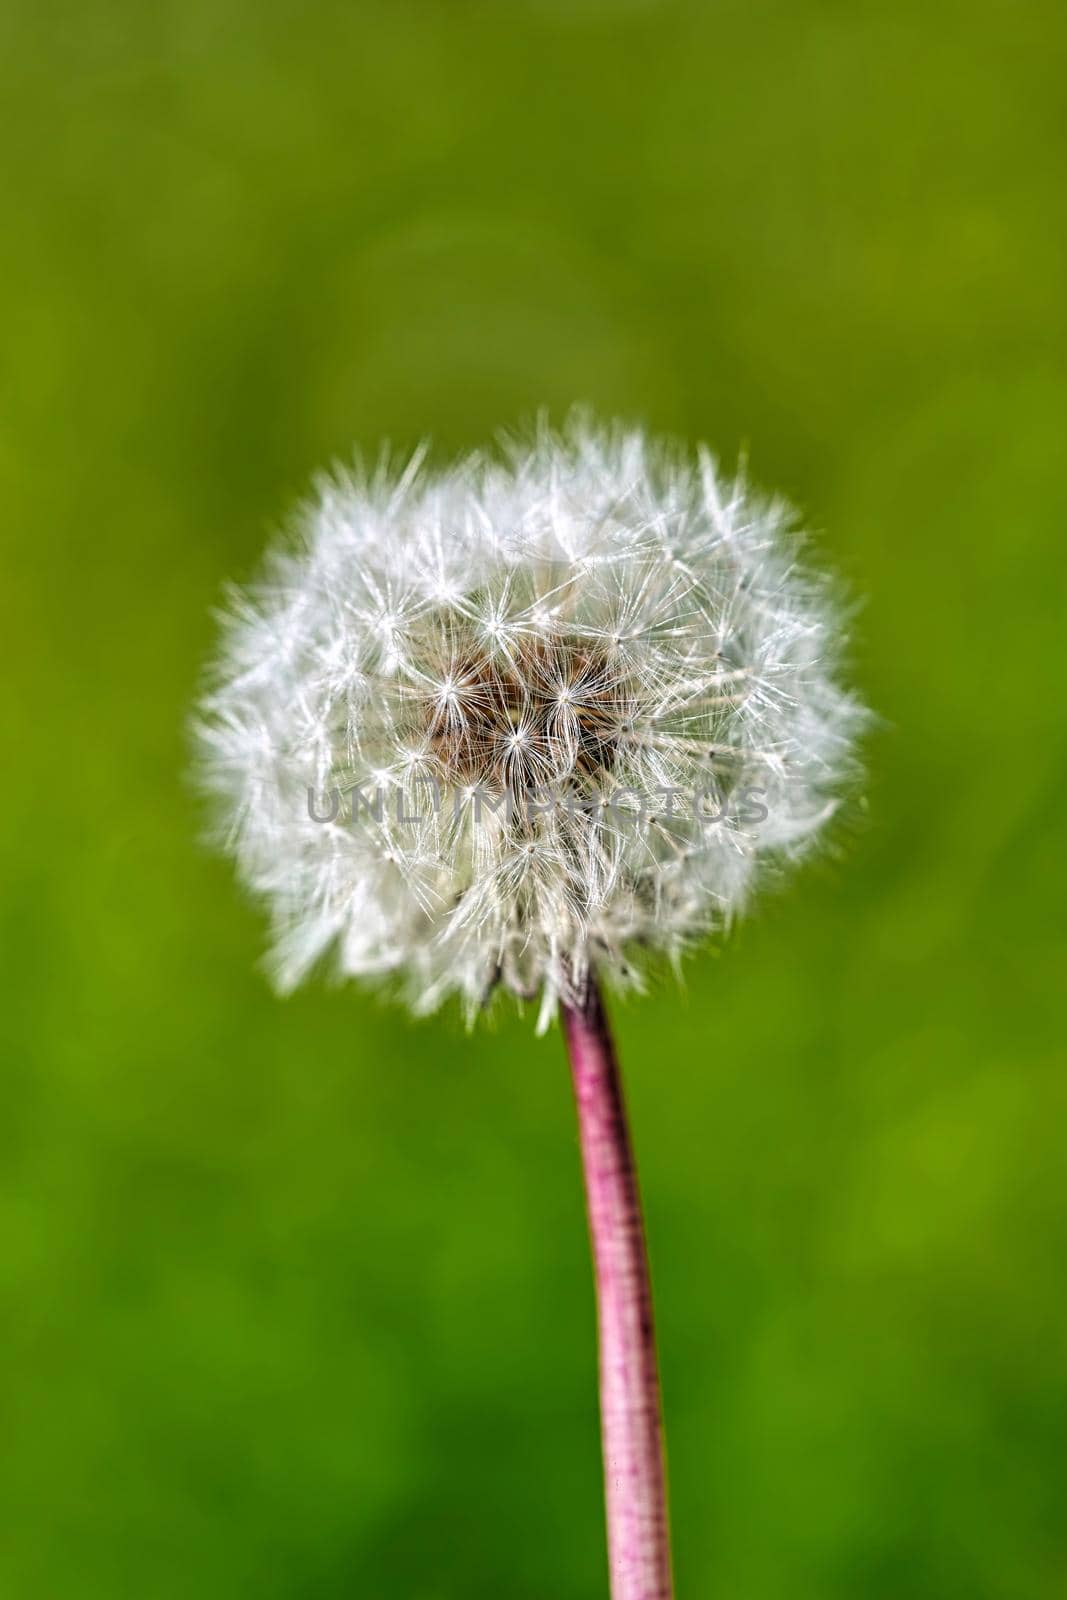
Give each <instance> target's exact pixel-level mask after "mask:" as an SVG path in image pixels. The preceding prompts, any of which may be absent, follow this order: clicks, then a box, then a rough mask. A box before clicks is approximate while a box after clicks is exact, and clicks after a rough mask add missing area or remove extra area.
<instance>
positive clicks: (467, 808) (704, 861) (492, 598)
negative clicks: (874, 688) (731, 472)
mask: <svg viewBox="0 0 1067 1600" xmlns="http://www.w3.org/2000/svg"><path fill="white" fill-rule="evenodd" d="M793 529H794V519H793V515H792V512H791V511H790V508H789V507H788V506H787V505H786V504H785V503H784V502H783V501H781V500H772V499H766V498H764V497H762V496H760V495H758V494H756V493H754V492H753V491H752V490H750V489H749V488H748V487H747V485H746V483H745V481H744V480H743V478H734V479H727V478H724V477H722V476H721V475H720V474H719V472H718V470H717V469H716V467H715V464H714V462H713V461H712V460H711V458H710V457H709V456H708V455H707V453H706V452H701V453H700V454H699V456H698V458H697V460H696V462H692V461H690V460H687V459H686V458H685V457H684V456H683V455H682V454H681V453H678V452H674V451H672V450H670V449H668V448H665V447H663V446H661V445H659V444H656V443H652V442H650V441H649V440H648V439H647V438H646V437H645V436H644V435H643V434H642V433H641V432H639V431H636V430H625V429H623V428H610V429H602V428H598V427H596V426H594V425H592V424H591V423H590V422H588V421H587V420H585V419H580V420H576V421H573V422H572V423H571V424H570V425H569V426H568V427H567V428H566V430H565V431H564V433H563V434H561V435H558V434H554V433H552V432H551V431H549V430H548V429H547V428H542V429H541V430H540V431H539V432H538V433H537V434H536V436H535V437H534V439H533V440H532V442H529V443H518V442H517V443H512V444H510V445H508V446H507V447H506V450H505V452H504V453H503V455H501V456H488V455H475V456H471V457H469V458H467V459H466V460H464V461H461V462H459V463H458V464H456V465H454V466H452V467H450V468H448V469H446V470H444V471H440V472H431V471H429V470H428V469H427V468H426V467H425V466H424V465H423V461H422V457H421V455H417V456H416V457H414V458H413V459H412V460H411V461H410V462H409V464H408V465H407V467H406V469H405V470H403V471H401V472H399V473H396V474H394V473H392V472H391V471H390V470H389V468H388V465H382V466H380V467H379V468H378V470H376V471H375V472H373V473H372V474H369V475H368V474H366V473H356V474H347V473H343V474H339V475H338V476H336V477H335V478H333V479H331V480H329V481H324V482H323V483H321V484H320V486H319V489H318V495H317V499H316V500H315V502H314V503H313V504H312V505H310V506H309V507H308V508H307V509H306V510H305V511H304V513H303V514H302V516H301V518H300V521H299V525H298V528H297V536H296V538H295V540H292V541H290V542H289V543H288V544H287V545H285V546H284V547H283V548H280V549H277V550H275V551H274V552H273V554H272V555H271V556H270V558H269V560H268V563H267V567H266V571H265V573H264V576H263V578H262V579H261V581H260V582H259V583H258V584H257V585H256V586H255V588H254V589H253V590H252V591H251V592H250V593H248V594H246V595H242V596H239V597H237V598H236V599H235V601H234V603H233V605H232V606H231V608H230V612H229V616H228V619H227V623H226V629H225V641H224V646H223V650H222V654H221V658H220V660H219V662H218V664H217V667H216V669H215V675H214V683H213V686H212V688H211V691H210V693H209V694H208V695H207V697H206V698H205V700H204V702H203V708H202V719H201V723H200V748H201V754H202V758H203V760H202V767H203V770H204V773H205V776H206V779H207V782H208V784H209V786H210V788H211V789H212V790H213V791H214V793H215V795H216V796H217V798H218V800H219V802H220V803H221V807H220V809H221V818H222V827H223V830H224V832H225V836H226V840H227V842H228V844H229V845H230V847H231V848H232V849H233V851H234V853H235V855H236V858H237V862H238V866H239V870H240V873H241V875H242V877H243V878H244V879H245V881H246V882H247V883H248V885H249V886H250V887H251V888H252V890H253V891H254V892H255V893H256V894H258V895H261V896H262V897H263V898H264V899H265V900H266V901H267V903H268V904H269V906H270V909H271V914H272V917H273V922H274V933H275V938H274V947H273V955H272V963H273V970H274V974H275V976H276V978H277V981H278V984H279V986H280V987H281V988H282V989H289V988H291V987H292V986H294V985H295V984H296V983H298V982H299V981H300V980H301V979H302V978H303V977H304V976H305V975H306V973H307V972H308V971H309V969H310V968H311V967H312V966H314V965H315V964H316V963H317V962H319V961H320V960H321V959H322V958H324V957H332V960H333V962H334V963H335V965H336V967H337V969H338V970H339V971H340V972H341V973H343V974H346V975H351V976H353V977H361V978H384V977H387V976H389V975H391V974H392V975H396V976H397V977H398V978H399V979H400V980H401V982H402V983H403V985H404V987H405V989H406V991H407V994H408V997H409V998H410V1000H411V1001H412V1003H413V1004H414V1006H415V1007H416V1009H418V1010H420V1011H428V1010H432V1009H433V1008H434V1007H436V1006H438V1005H439V1004H440V1003H441V1002H442V1001H443V1000H444V999H445V998H446V997H447V996H449V995H450V994H453V993H454V994H458V995H459V996H460V997H461V999H462V1001H463V1002H464V1004H465V1006H466V1008H467V1010H468V1012H471V1013H473V1012H474V1011H476V1010H477V1009H478V1008H479V1007H480V1006H481V1005H482V1004H483V1003H484V1002H485V1001H486V1000H487V998H488V997H489V996H490V995H491V994H492V993H493V992H494V990H496V989H498V988H500V989H504V990H510V991H511V992H512V993H513V994H515V995H517V996H520V997H523V998H532V997H540V999H541V1001H542V1005H543V1011H542V1015H543V1017H544V1018H547V1017H549V1016H550V1015H551V1013H552V1011H553V1009H554V1007H555V1004H556V1002H557V1000H558V999H560V998H562V999H564V1000H566V1001H574V1000H576V999H577V998H579V997H580V996H581V995H582V993H583V992H584V987H585V982H586V977H587V975H588V973H589V972H590V971H596V972H597V973H599V974H602V975H604V976H605V977H607V978H609V979H611V980H614V981H615V982H619V983H633V982H635V981H639V979H640V974H641V970H642V957H643V955H644V954H645V953H650V952H665V953H666V954H667V955H668V956H670V957H675V958H676V957H677V956H678V955H679V954H680V953H681V952H682V951H683V950H684V949H685V948H686V947H687V946H688V945H690V944H691V943H692V942H693V941H694V940H697V939H699V938H701V937H702V936H703V935H705V934H706V933H708V932H709V931H712V930H715V929H721V928H724V927H726V926H727V925H728V924H729V923H730V922H731V921H732V919H733V918H734V917H735V916H736V915H737V914H738V913H739V912H740V911H741V910H742V909H743V908H744V906H745V904H746V902H747V901H748V898H749V895H750V893H751V890H752V888H753V886H754V884H755V883H756V882H758V880H759V878H760V876H761V874H762V873H763V871H764V870H765V869H768V868H773V867H775V866H776V865H780V864H781V863H782V862H784V861H786V860H791V859H795V858H797V857H799V856H800V855H802V854H803V853H804V852H805V851H807V850H808V849H809V848H810V847H811V845H812V844H813V843H814V842H815V840H816V837H817V836H818V834H819V832H820V829H821V828H822V827H823V824H824V823H825V822H826V821H827V819H828V818H829V817H830V816H831V815H832V813H833V811H834V809H835V806H836V804H837V801H838V798H839V796H840V794H841V792H842V788H843V785H845V784H846V782H847V780H848V778H849V776H850V774H851V768H852V755H851V752H852V745H853V738H854V735H855V732H856V729H857V725H858V722H859V715H860V714H859V711H858V708H857V706H856V704H855V702H854V701H853V700H852V699H851V698H850V696H849V695H848V694H847V693H846V692H845V691H844V690H843V689H842V687H841V686H840V683H839V681H838V676H837V657H838V654H839V649H840V643H841V630H840V626H839V618H838V612H837V608H836V606H835V605H834V603H833V599H832V593H831V590H830V589H829V588H828V586H827V584H826V583H825V582H824V581H822V580H820V579H818V578H816V577H814V576H813V575H812V574H811V573H810V572H808V571H807V570H806V569H805V568H804V567H803V566H802V565H800V564H799V563H798V539H797V537H796V535H795V533H794V531H793ZM333 801H336V802H337V809H338V813H339V814H338V816H336V817H335V818H333V820H331V821H326V822H324V821H322V820H318V819H320V818H321V817H323V816H324V815H325V814H326V813H327V812H328V811H329V809H330V805H331V802H333ZM505 801H506V802H507V803H506V804H505V803H504V802H505Z"/></svg>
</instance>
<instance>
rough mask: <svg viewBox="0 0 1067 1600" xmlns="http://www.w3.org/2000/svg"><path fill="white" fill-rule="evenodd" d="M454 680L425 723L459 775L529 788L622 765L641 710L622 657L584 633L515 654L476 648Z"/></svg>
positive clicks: (457, 662) (527, 644)
mask: <svg viewBox="0 0 1067 1600" xmlns="http://www.w3.org/2000/svg"><path fill="white" fill-rule="evenodd" d="M449 682H450V684H451V692H450V694H449V696H448V698H447V699H446V700H438V701H435V703H434V705H433V707H432V708H431V709H430V711H429V714H428V717H427V723H426V730H425V731H426V733H427V735H428V737H429V744H430V748H431V750H432V751H433V753H434V755H435V756H436V757H437V759H438V760H439V761H440V763H441V766H442V767H443V769H444V771H445V773H446V774H447V776H448V779H449V781H451V782H453V783H459V784H474V783H486V784H492V785H494V786H498V787H501V788H505V787H510V788H512V789H520V788H529V787H531V786H533V785H536V784H547V783H551V782H553V781H559V780H562V779H566V778H568V777H571V776H574V777H580V778H583V779H587V780H595V779H596V778H597V777H599V776H601V775H605V774H607V773H609V772H610V771H611V770H612V768H613V767H614V765H615V761H616V757H617V755H618V751H619V746H620V741H621V739H622V738H623V736H624V734H625V731H626V727H627V724H628V722H629V720H630V718H631V717H632V710H633V708H632V697H631V695H630V694H629V693H628V691H627V688H626V685H625V683H624V681H623V680H622V677H621V675H620V672H619V670H618V667H617V666H615V665H613V664H612V661H611V660H610V658H609V656H608V654H607V652H606V651H604V650H603V649H601V648H598V647H597V646H594V645H590V644H589V643H587V642H586V641H584V640H577V641H569V642H568V641H566V640H555V641H553V642H552V643H550V644H546V643H542V642H540V641H530V640H524V641H522V642H521V643H519V644H515V645H513V646H512V647H511V648H510V650H509V651H508V652H507V653H506V654H505V653H504V652H497V653H492V654H490V653H488V652H485V651H481V650H477V649H474V648H466V649H463V650H462V651H460V652H459V653H458V654H457V655H456V657H455V658H454V660H453V664H452V668H451V671H450V673H449Z"/></svg>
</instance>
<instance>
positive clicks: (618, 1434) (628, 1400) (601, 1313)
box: [563, 979, 673, 1600]
mask: <svg viewBox="0 0 1067 1600" xmlns="http://www.w3.org/2000/svg"><path fill="white" fill-rule="evenodd" d="M563 1027H564V1031H565V1033H566V1038H567V1050H568V1054H569V1055H570V1062H571V1073H572V1075H573V1078H574V1093H575V1099H576V1101H577V1105H578V1131H579V1137H580V1141H581V1147H582V1167H583V1171H584V1174H585V1194H586V1201H587V1204H588V1210H589V1233H590V1237H591V1240H592V1246H593V1270H594V1274H595V1277H596V1299H597V1324H598V1329H599V1335H600V1424H601V1438H602V1442H603V1450H604V1498H605V1502H606V1509H607V1524H608V1566H609V1570H610V1574H611V1600H671V1596H672V1594H673V1586H672V1583H671V1553H670V1537H669V1533H668V1528H667V1487H666V1480H665V1473H664V1465H663V1426H662V1422H661V1418H660V1395H659V1375H658V1373H657V1371H656V1341H655V1335H654V1333H653V1329H652V1286H651V1283H650V1282H649V1276H648V1257H647V1255H646V1253H645V1235H644V1227H643V1225H642V1221H641V1199H640V1195H639V1194H638V1189H637V1168H636V1166H635V1164H634V1156H633V1149H632V1147H631V1144H630V1134H629V1129H628V1127H627V1122H626V1106H625V1103H624V1100H623V1093H622V1081H621V1079H620V1077H619V1067H618V1062H617V1061H616V1059H615V1050H614V1047H613V1045H612V1042H611V1034H610V1032H609V1030H608V1021H607V1017H606V1016H605V1014H604V1006H603V1002H602V1000H601V998H600V994H599V991H598V990H597V987H596V985H595V983H594V982H593V980H592V979H590V980H589V988H588V992H587V995H586V999H585V1004H584V1005H583V1006H581V1007H576V1006H567V1005H565V1006H564V1007H563Z"/></svg>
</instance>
